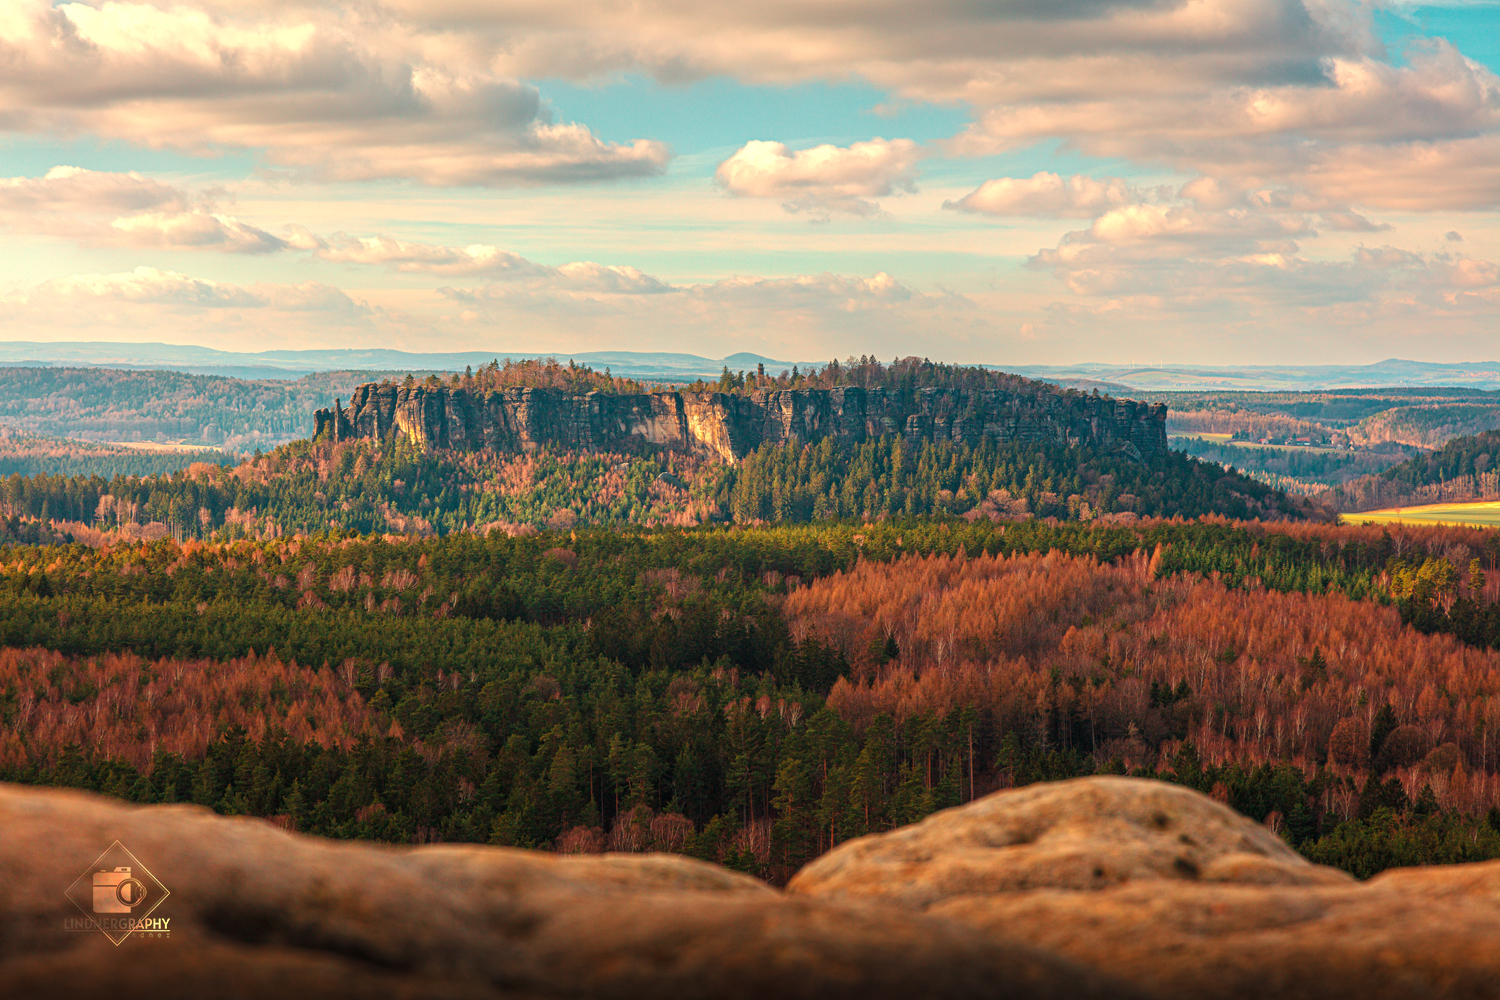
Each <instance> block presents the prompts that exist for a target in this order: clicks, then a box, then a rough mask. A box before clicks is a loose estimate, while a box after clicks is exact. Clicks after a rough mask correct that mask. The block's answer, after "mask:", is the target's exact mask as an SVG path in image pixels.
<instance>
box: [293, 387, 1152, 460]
mask: <svg viewBox="0 0 1500 1000" xmlns="http://www.w3.org/2000/svg"><path fill="white" fill-rule="evenodd" d="M1166 419H1167V417H1166V407H1165V406H1159V405H1158V406H1152V405H1150V404H1146V403H1137V402H1134V401H1131V400H1117V399H1112V398H1110V397H1108V396H1087V395H1083V394H1081V393H1068V392H1061V391H1055V390H1050V389H1048V388H1045V387H1040V386H1039V387H1038V390H1037V391H1035V392H1012V391H1008V390H1004V389H986V390H980V391H970V392H957V391H949V390H944V389H918V390H914V391H907V390H893V389H861V388H858V387H846V388H836V389H782V390H775V391H764V390H763V391H759V392H755V393H752V394H750V395H748V396H739V395H734V394H730V393H722V392H657V393H649V394H640V395H614V394H608V393H600V392H589V393H584V394H574V393H569V392H563V391H561V390H556V389H521V388H511V389H506V390H504V391H503V392H481V393H471V392H469V391H468V390H466V389H462V388H452V387H449V386H443V385H439V386H430V385H413V386H397V385H390V384H383V385H377V384H375V383H368V384H366V385H362V386H359V387H358V388H356V389H355V390H354V395H353V396H352V397H351V398H350V400H349V405H348V407H347V408H345V407H344V406H343V405H342V401H336V402H335V404H334V408H333V409H331V410H319V411H318V412H317V416H316V420H317V424H316V429H315V432H314V437H315V438H317V439H323V438H331V439H333V440H353V439H358V438H364V439H371V440H377V441H384V440H387V439H390V438H392V437H396V436H399V437H402V438H405V439H406V440H409V441H412V442H414V443H417V444H420V445H422V446H424V447H427V448H452V449H456V450H460V451H473V450H478V449H481V448H490V449H493V450H495V451H507V452H525V451H532V450H535V449H536V448H538V447H541V446H543V445H553V446H556V447H561V448H572V449H579V450H600V451H606V450H609V451H618V450H629V449H632V448H636V447H640V446H642V445H656V446H660V447H665V448H671V449H674V450H678V451H692V452H699V453H709V454H714V455H717V456H718V457H720V458H722V459H724V460H725V461H737V460H738V459H740V458H742V457H743V456H744V455H746V454H747V453H749V452H751V451H753V450H755V449H756V448H757V447H759V446H760V445H761V444H764V443H767V442H770V443H779V442H783V441H802V442H816V441H821V440H822V439H824V438H829V437H831V438H834V439H835V440H839V441H849V442H857V441H863V440H865V439H867V438H878V437H880V436H881V435H898V434H899V435H903V436H905V437H906V438H908V439H910V440H914V441H927V440H933V441H965V442H969V443H971V444H977V443H978V442H979V441H980V440H981V439H982V438H985V437H990V438H993V439H995V440H998V441H1018V442H1039V441H1041V442H1054V443H1057V444H1089V445H1093V446H1095V447H1100V448H1103V449H1105V450H1108V451H1118V452H1122V453H1125V454H1128V455H1131V456H1132V457H1137V458H1144V457H1147V456H1151V455H1163V454H1166V451H1167V433H1166Z"/></svg>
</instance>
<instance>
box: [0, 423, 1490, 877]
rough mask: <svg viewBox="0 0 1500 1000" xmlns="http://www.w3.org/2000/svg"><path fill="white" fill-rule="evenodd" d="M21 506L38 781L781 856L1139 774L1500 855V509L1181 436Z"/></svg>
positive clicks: (2, 673) (60, 492)
mask: <svg viewBox="0 0 1500 1000" xmlns="http://www.w3.org/2000/svg"><path fill="white" fill-rule="evenodd" d="M0 503H3V504H4V510H3V514H4V520H0V534H3V537H4V539H5V543H6V545H5V547H4V548H3V549H0V780H8V781H17V782H23V783H37V784H49V785H61V786H70V787H80V788H89V789H93V790H96V791H100V792H104V793H106V794H110V795H114V796H118V797H121V798H125V799H129V800H132V801H139V802H195V803H199V804H202V805H205V806H209V807H211V808H213V809H215V810H218V811H220V812H223V813H227V814H236V815H251V816H259V817H263V818H265V819H266V820H268V821H270V822H273V823H276V824H278V825H281V826H283V827H286V828H291V829H297V830H301V831H304V832H309V833H315V834H321V835H325V836H331V837H344V838H369V839H378V840H385V841H392V842H433V841H461V842H480V843H495V844H507V845H517V846H525V847H533V848H542V849H547V850H556V851H575V852H576V851H604V850H617V851H643V850H667V851H677V852H685V853H688V854H692V855H695V856H698V857H704V858H710V859H713V860H717V861H720V862H723V863H725V864H727V865H730V866H732V867H735V868H739V869H742V870H745V871H751V872H755V873H757V874H759V875H762V876H764V877H767V878H770V879H773V880H776V879H781V878H784V877H786V876H787V875H789V874H790V873H791V872H792V871H795V870H796V869H797V868H798V867H799V866H800V865H801V864H803V863H804V862H805V861H806V860H808V859H809V858H811V857H813V856H815V855H817V854H818V853H820V852H822V851H825V850H827V849H829V848H830V847H831V846H833V845H835V844H837V843H840V842H842V841H844V840H846V839H848V838H850V837H855V836H859V835H861V834H864V833H867V832H870V831H875V830H883V829H889V828H891V827H894V826H897V825H900V824H905V823H910V822H913V821H915V820H917V819H920V818H921V817H923V816H925V815H927V814H928V813H930V812H932V811H934V810H937V809H941V808H944V807H946V806H950V805H956V804H959V803H962V802H966V801H968V800H970V799H972V798H974V797H976V796H981V795H984V794H986V793H988V792H990V791H994V790H996V789H999V788H1005V787H1011V786H1015V785H1021V784H1026V783H1030V782H1035V781H1041V780H1050V779H1058V778H1065V777H1070V776H1077V775H1085V774H1093V773H1119V774H1137V775H1146V776H1152V777H1157V778H1162V779H1166V780H1169V781H1176V782H1180V783H1183V784H1186V785H1190V786H1192V787H1194V788H1197V789H1200V790H1201V791H1203V792H1205V793H1207V794H1210V795H1212V796H1213V797H1215V798H1217V799H1219V800H1220V801H1223V802H1225V803H1227V804H1229V805H1230V806H1232V807H1233V808H1235V809H1237V810H1239V811H1241V812H1242V813H1244V814H1245V815H1247V816H1250V817H1251V818H1253V819H1255V820H1257V821H1260V822H1264V823H1266V824H1267V825H1268V826H1269V827H1270V828H1271V829H1273V830H1275V831H1276V832H1278V833H1279V834H1280V835H1281V836H1283V837H1284V838H1285V839H1286V840H1287V841H1288V842H1289V843H1291V844H1292V845H1293V846H1294V847H1296V848H1297V849H1298V850H1300V851H1301V852H1303V853H1304V854H1305V855H1307V856H1308V857H1310V858H1313V859H1315V860H1317V861H1319V862H1322V863H1326V864H1332V865H1337V866H1340V867H1343V868H1345V869H1347V870H1349V871H1351V872H1353V873H1355V874H1356V875H1359V876H1362V877H1363V876H1368V875H1371V874H1373V873H1375V872H1377V871H1380V870H1382V869H1385V868H1388V867H1392V866H1395V865H1405V864H1418V863H1442V862H1454V861H1465V860H1476V859H1480V858H1489V857H1497V856H1500V611H1497V610H1496V609H1497V608H1500V565H1497V564H1500V534H1497V533H1496V532H1495V531H1484V530H1478V529H1467V528H1441V527H1430V528H1394V529H1392V528H1380V527H1373V526H1338V525H1334V524H1329V523H1320V522H1318V521H1317V520H1314V519H1313V515H1315V514H1316V513H1317V511H1316V510H1315V509H1312V508H1307V507H1304V506H1301V505H1299V503H1298V502H1297V501H1296V500H1295V499H1292V498H1288V497H1286V496H1285V495H1284V494H1279V493H1276V492H1275V491H1274V490H1271V489H1270V488H1269V487H1266V486H1264V485H1261V484H1258V483H1254V482H1252V481H1250V480H1247V479H1245V478H1244V477H1241V476H1238V475H1235V474H1233V473H1231V472H1228V471H1227V470H1225V469H1223V468H1221V467H1218V466H1216V465H1213V464H1212V463H1206V462H1199V461H1196V460H1193V459H1190V458H1187V457H1186V456H1184V455H1182V454H1181V453H1174V454H1173V455H1172V456H1170V457H1169V458H1167V459H1162V460H1158V461H1155V462H1141V461H1131V460H1128V459H1126V458H1123V457H1120V456H1112V455H1101V454H1098V453H1095V452H1092V451H1090V450H1089V449H1088V448H1087V447H1083V446H1070V447H1065V446H1041V445H1024V446H1021V445H1002V444H999V443H995V442H990V441H985V442H983V443H982V444H981V445H979V446H978V447H965V446H959V445H949V444H931V443H928V444H924V445H921V446H919V447H907V446H906V444H905V443H904V442H903V441H902V440H901V439H889V438H887V439H879V440H874V441H867V442H865V443H864V444H861V445H859V446H856V447H851V448H843V449H837V450H836V449H834V448H833V447H831V446H825V445H822V444H820V445H817V446H811V447H799V446H797V445H795V444H794V445H778V446H775V447H768V448H763V449H761V450H760V451H757V452H755V453H753V454H752V455H750V456H749V457H748V458H747V459H746V460H745V461H744V462H742V463H740V464H738V465H734V466H730V465H726V464H722V463H713V462H709V461H707V460H704V459H702V458H695V457H692V456H688V455H683V454H671V453H666V452H640V453H631V454H619V455H614V454H609V455H605V454H579V453H549V452H545V451H543V452H538V453H535V454H531V455H495V454H486V453H476V454H469V455H449V454H444V453H441V452H430V451H421V450H417V449H415V448H412V447H410V446H406V445H394V444H392V445H384V446H376V445H373V444H371V443H367V442H346V443H341V444H333V443H327V442H319V443H316V444H314V443H309V442H296V443H293V444H291V445H287V446H283V447H282V448H280V449H277V450H276V451H273V452H270V453H267V454H263V455H259V456H257V457H255V458H253V459H250V460H248V461H246V462H245V463H243V464H241V465H239V466H237V467H233V468H224V467H220V466H217V465H211V464H200V465H195V466H193V467H191V468H189V469H186V470H182V471H179V472H174V473H170V474H163V475H156V476H124V475H121V476H117V477H115V478H113V479H108V480H106V479H104V478H102V477H92V478H82V477H72V478H68V477H58V476H52V477H49V476H41V475H38V476H30V477H26V476H20V475H15V476H12V477H10V478H9V479H7V480H6V481H5V482H4V492H3V495H0Z"/></svg>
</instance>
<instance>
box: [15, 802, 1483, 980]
mask: <svg viewBox="0 0 1500 1000" xmlns="http://www.w3.org/2000/svg"><path fill="white" fill-rule="evenodd" d="M0 830H4V831H5V836H4V837H3V838H0V872H4V874H5V878H4V879H3V880H0V996H6V997H11V996H16V997H23V996H24V997H29V996H47V997H56V998H60V1000H67V998H74V997H76V998H79V1000H82V998H84V997H100V996H103V997H110V998H112V1000H175V998H178V997H182V998H189V997H193V998H196V997H203V996H212V997H215V998H222V1000H234V998H245V1000H251V998H262V997H264V998H268V1000H284V998H288V997H304V996H306V997H347V998H349V1000H354V998H356V997H358V998H362V1000H372V998H376V1000H380V998H391V1000H395V998H411V1000H415V998H439V997H475V998H479V997H486V998H497V1000H499V998H535V1000H542V998H550V1000H561V998H564V997H573V998H582V997H597V998H620V1000H625V998H647V997H674V998H682V1000H694V998H703V1000H708V998H715V1000H721V998H722V1000H737V998H744V1000H752V998H754V1000H759V998H762V997H789V998H805V1000H813V998H834V1000H838V998H848V1000H884V998H891V1000H896V998H900V1000H907V998H910V997H925V998H931V1000H942V998H969V997H972V998H975V1000H979V998H984V1000H993V998H1013V1000H1027V998H1036V1000H1041V998H1053V997H1055V998H1059V1000H1061V998H1069V1000H1089V998H1100V1000H1102V998H1106V997H1108V998H1119V1000H1126V998H1140V997H1157V998H1161V1000H1177V998H1189V997H1191V998H1210V1000H1263V998H1266V997H1277V998H1283V997H1291V998H1301V1000H1341V998H1344V997H1349V996H1357V997H1360V998H1362V1000H1433V998H1454V1000H1457V998H1480V997H1495V996H1500V948H1497V947H1496V944H1495V942H1496V941H1497V940H1500V862H1487V863H1482V864H1471V865H1451V866H1446V867H1436V868H1411V869H1404V870H1399V871H1390V872H1385V873H1383V874H1381V875H1378V876H1376V877H1375V878H1374V879H1371V880H1370V881H1369V882H1365V883H1358V882H1355V881H1354V880H1353V879H1351V878H1349V877H1348V876H1347V875H1345V874H1344V873H1342V872H1338V871H1334V870H1332V869H1328V868H1320V867H1318V866H1316V865H1312V864H1309V863H1308V862H1307V861H1305V860H1303V859H1302V858H1301V857H1299V856H1298V855H1296V854H1295V853H1293V852H1292V851H1291V850H1290V849H1288V848H1287V847H1286V845H1285V844H1283V843H1282V842H1281V841H1280V840H1278V839H1277V838H1276V837H1275V836H1273V835H1272V834H1271V833H1270V832H1269V831H1267V830H1266V829H1265V828H1264V827H1262V826H1259V825H1258V824H1256V823H1253V822H1251V821H1250V820H1248V819H1246V818H1245V817H1243V816H1240V815H1238V814H1236V813H1234V812H1232V811H1230V810H1229V809H1228V808H1226V807H1225V806H1222V805H1220V804H1219V803H1217V802H1214V801H1213V800H1211V799H1209V798H1208V797H1206V796H1203V795H1200V794H1198V793H1197V792H1194V791H1191V790H1189V789H1186V788H1182V787H1180V786H1175V785H1166V784H1162V783H1160V782H1154V781H1145V780H1141V779H1133V778H1112V777H1094V778H1079V779H1076V780H1073V781H1064V782H1056V783H1052V784H1043V785H1032V786H1028V787H1025V788H1019V789H1013V790H1010V791H1004V792H997V793H995V794H994V795H991V796H988V797H987V798H983V799H980V800H978V801H976V802H972V803H970V804H968V805H965V806H960V807H958V808H956V809H949V810H947V811H945V812H941V813H938V814H936V815H934V816H931V817H929V818H928V819H927V820H925V821H923V822H921V823H918V824H915V825H913V826H909V827H904V828H902V829H898V830H894V831H892V832H890V833H885V834H875V835H872V836H869V837H863V838H860V839H857V840H853V841H849V842H848V843H845V844H842V845H840V846H839V847H837V848H835V849H834V850H833V851H831V852H829V853H828V854H825V855H824V856H823V857H821V858H819V859H817V860H815V861H813V862H812V863H811V864H809V865H808V866H807V867H806V868H804V869H803V870H802V871H801V872H800V873H798V875H797V876H796V877H795V878H794V879H793V880H792V882H791V884H790V885H789V886H788V888H787V891H785V892H779V891H776V890H774V889H772V888H771V887H769V886H767V885H765V884H764V883H761V882H758V881H757V880H755V879H753V878H750V877H748V876H745V875H740V874H737V873H734V872H730V871H726V870H724V869H722V868H719V867H717V866H715V865H711V864H707V863H704V862H701V861H694V860H692V859H689V858H682V857H675V856H669V855H641V854H614V855H602V856H600V855H593V856H590V855H581V856H578V855H574V856H558V855H555V854H545V853H539V852H532V851H519V850H511V849H507V848H499V847H483V846H477V845H468V844H452V845H431V846H425V847H399V848H395V847H389V846H385V845H376V844H367V843H351V842H347V841H345V842H338V841H326V840H319V839H318V838H315V837H303V836H298V835H295V834H289V833H285V832H283V831H282V830H280V829H278V828H276V827H273V826H272V825H271V824H269V823H266V822H264V821H261V820H257V819H247V818H229V817H223V816H217V815H214V814H213V813H211V812H209V811H208V810H207V809H203V808H201V807H198V806H183V805H156V806H129V805H125V804H124V803H121V802H118V801H113V800H110V799H105V798H101V797H98V796H94V795H88V794H84V793H81V792H74V791H67V790H61V789H39V788H31V787H22V786H18V785H0ZM116 841H118V842H119V844H120V845H121V846H122V847H123V848H124V849H126V850H128V851H129V852H130V854H131V861H132V863H133V864H136V865H138V866H139V869H138V870H136V871H134V872H133V875H134V876H136V877H140V878H142V879H143V881H144V882H145V884H146V885H152V886H157V885H159V887H160V888H161V889H165V890H166V891H167V893H169V894H167V895H162V894H161V893H160V892H159V890H158V889H157V888H153V889H149V890H147V893H148V894H147V896H146V897H145V898H144V899H143V900H142V902H141V906H142V908H147V909H149V911H150V912H149V917H150V919H151V920H152V921H154V923H153V924H152V925H151V926H150V927H148V928H146V929H145V930H144V931H137V932H134V933H132V934H131V936H129V937H126V938H125V939H124V940H123V941H122V943H121V944H120V945H119V946H118V947H117V946H115V945H114V944H112V943H111V941H110V940H109V939H106V937H105V936H104V935H103V934H102V933H100V931H99V930H98V929H97V928H96V927H94V926H93V925H92V924H91V923H90V921H91V920H93V919H95V917H94V915H93V914H92V913H90V912H88V908H89V901H90V895H89V894H90V876H91V875H92V874H93V873H94V871H95V870H96V868H97V867H98V865H99V862H98V861H96V859H99V858H100V855H99V852H100V851H102V850H104V849H105V848H109V847H111V844H113V843H114V842H116ZM111 850H113V848H111ZM100 860H102V859H100ZM146 875H149V879H147V878H144V876H146ZM78 885H82V886H83V887H84V889H83V892H82V895H81V896H79V895H77V894H73V895H72V896H69V895H65V893H73V889H72V888H70V887H75V888H76V886H78ZM151 892H157V894H158V896H159V897H160V898H159V900H157V899H155V898H154V897H152V896H151V895H150V893H151ZM70 898H75V899H81V900H82V901H81V902H79V903H78V904H77V906H75V905H74V903H73V902H71V901H70ZM94 898H95V899H97V895H96V896H95V897H94ZM94 905H95V906H97V905H98V904H97V903H95V904H94ZM98 919H101V920H103V919H106V918H102V917H101V918H98ZM107 919H110V920H114V919H116V918H113V917H111V918H107ZM153 928H154V930H153ZM116 930H118V928H116Z"/></svg>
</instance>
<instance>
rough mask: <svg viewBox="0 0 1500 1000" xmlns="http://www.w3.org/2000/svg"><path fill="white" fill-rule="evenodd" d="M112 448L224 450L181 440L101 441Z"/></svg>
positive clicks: (171, 450)
mask: <svg viewBox="0 0 1500 1000" xmlns="http://www.w3.org/2000/svg"><path fill="white" fill-rule="evenodd" d="M97 443H98V444H102V445H107V446H108V447H111V448H132V449H134V450H135V451H165V452H175V451H223V450H224V449H222V448H215V447H214V446H213V445H211V444H185V443H184V442H181V441H99V442H97Z"/></svg>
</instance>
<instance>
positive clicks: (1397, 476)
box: [1314, 431, 1500, 511]
mask: <svg viewBox="0 0 1500 1000" xmlns="http://www.w3.org/2000/svg"><path fill="white" fill-rule="evenodd" d="M1497 463H1500V431H1485V432H1484V433H1482V434H1474V435H1471V436H1469V437H1461V438H1454V439H1453V440H1452V441H1449V442H1448V443H1447V444H1445V445H1443V447H1442V448H1440V449H1438V450H1437V451H1434V452H1431V453H1429V454H1426V455H1418V456H1416V457H1415V458H1412V459H1409V460H1408V461H1405V462H1402V463H1401V464H1400V465H1395V466H1392V467H1391V468H1389V469H1386V470H1385V471H1384V472H1381V473H1379V474H1377V475H1371V476H1364V477H1362V478H1360V479H1356V480H1353V481H1352V482H1349V483H1346V484H1345V485H1343V486H1340V487H1338V488H1337V489H1333V490H1329V491H1328V492H1327V493H1325V494H1319V495H1318V496H1317V497H1315V498H1314V499H1315V502H1317V503H1318V504H1319V505H1321V506H1324V507H1326V508H1328V509H1331V510H1341V511H1360V510H1378V509H1380V508H1382V507H1393V506H1398V505H1416V504H1424V503H1443V502H1448V501H1463V500H1487V499H1494V498H1496V497H1500V474H1497V470H1496V465H1497Z"/></svg>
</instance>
